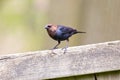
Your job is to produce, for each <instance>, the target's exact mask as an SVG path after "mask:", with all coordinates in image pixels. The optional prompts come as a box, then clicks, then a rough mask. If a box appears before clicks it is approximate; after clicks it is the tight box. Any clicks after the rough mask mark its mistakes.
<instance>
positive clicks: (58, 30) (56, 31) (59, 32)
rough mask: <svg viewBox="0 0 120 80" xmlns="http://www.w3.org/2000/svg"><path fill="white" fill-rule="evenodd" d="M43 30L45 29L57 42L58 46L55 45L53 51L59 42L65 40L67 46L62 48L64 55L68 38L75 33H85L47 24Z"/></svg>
mask: <svg viewBox="0 0 120 80" xmlns="http://www.w3.org/2000/svg"><path fill="white" fill-rule="evenodd" d="M45 29H47V32H48V34H49V36H50V37H51V38H52V39H54V40H56V41H58V44H57V45H55V46H54V47H53V49H56V48H57V46H58V45H59V44H60V42H61V41H64V40H67V45H66V47H65V48H64V49H65V50H64V53H65V52H66V50H67V47H68V42H69V37H71V36H72V35H74V34H77V33H85V32H81V31H77V30H76V29H73V28H70V27H67V26H63V25H53V24H47V25H46V26H45Z"/></svg>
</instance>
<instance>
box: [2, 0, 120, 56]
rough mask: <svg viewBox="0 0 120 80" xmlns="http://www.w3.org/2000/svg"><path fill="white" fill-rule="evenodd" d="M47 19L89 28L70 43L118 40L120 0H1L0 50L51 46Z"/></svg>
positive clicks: (57, 22) (80, 43)
mask: <svg viewBox="0 0 120 80" xmlns="http://www.w3.org/2000/svg"><path fill="white" fill-rule="evenodd" d="M48 23H53V24H63V25H68V26H72V27H74V28H76V29H78V30H81V31H86V32H87V33H86V34H77V35H74V36H73V37H71V38H70V43H69V46H78V45H85V44H91V43H98V42H105V41H111V40H119V39H120V35H119V34H120V0H0V54H9V53H18V52H19V53H20V52H26V51H35V50H45V49H51V48H52V47H53V46H54V45H55V44H57V42H56V41H54V40H52V39H51V38H49V36H48V34H47V32H46V30H45V29H44V26H45V25H46V24H48ZM63 46H65V42H63V43H62V44H61V45H60V47H63Z"/></svg>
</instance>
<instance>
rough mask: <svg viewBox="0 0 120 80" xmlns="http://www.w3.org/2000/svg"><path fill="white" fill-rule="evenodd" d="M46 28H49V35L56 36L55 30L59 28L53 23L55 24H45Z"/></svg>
mask: <svg viewBox="0 0 120 80" xmlns="http://www.w3.org/2000/svg"><path fill="white" fill-rule="evenodd" d="M45 29H47V32H48V34H49V36H51V37H52V36H54V35H55V32H56V30H57V25H53V24H47V25H46V26H45Z"/></svg>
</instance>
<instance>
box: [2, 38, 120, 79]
mask: <svg viewBox="0 0 120 80" xmlns="http://www.w3.org/2000/svg"><path fill="white" fill-rule="evenodd" d="M119 70H120V41H119V40H118V41H111V42H105V43H98V44H90V45H84V46H77V47H69V48H68V49H67V53H65V54H63V50H61V49H56V50H54V53H53V52H52V51H51V50H45V51H35V52H26V53H18V54H10V55H1V56H0V80H44V79H48V80H120V71H119Z"/></svg>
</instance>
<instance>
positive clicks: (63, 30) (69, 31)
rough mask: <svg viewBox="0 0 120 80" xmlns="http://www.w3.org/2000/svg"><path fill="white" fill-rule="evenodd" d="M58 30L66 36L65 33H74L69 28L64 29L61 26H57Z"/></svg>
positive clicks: (64, 27)
mask: <svg viewBox="0 0 120 80" xmlns="http://www.w3.org/2000/svg"><path fill="white" fill-rule="evenodd" d="M58 28H59V29H60V31H61V32H62V33H63V34H66V33H72V32H74V31H76V30H75V29H72V28H70V27H66V26H63V25H58Z"/></svg>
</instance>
